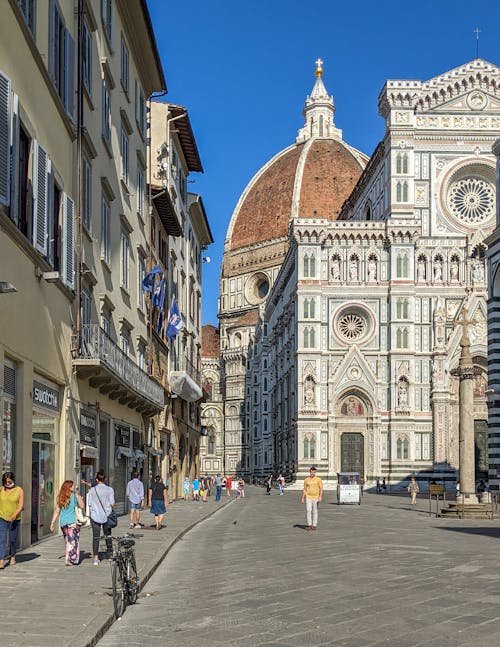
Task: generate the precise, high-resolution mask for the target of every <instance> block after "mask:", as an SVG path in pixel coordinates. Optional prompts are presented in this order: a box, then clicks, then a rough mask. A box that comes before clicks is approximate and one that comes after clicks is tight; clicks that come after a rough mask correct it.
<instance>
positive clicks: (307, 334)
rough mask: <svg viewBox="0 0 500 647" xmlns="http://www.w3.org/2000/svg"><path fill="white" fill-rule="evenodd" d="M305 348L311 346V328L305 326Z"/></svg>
mask: <svg viewBox="0 0 500 647" xmlns="http://www.w3.org/2000/svg"><path fill="white" fill-rule="evenodd" d="M304 348H309V328H304Z"/></svg>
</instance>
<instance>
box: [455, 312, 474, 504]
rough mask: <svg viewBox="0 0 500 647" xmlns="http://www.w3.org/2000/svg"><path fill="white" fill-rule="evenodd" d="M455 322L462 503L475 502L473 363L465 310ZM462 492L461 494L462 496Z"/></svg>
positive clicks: (460, 498) (460, 499) (469, 322)
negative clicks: (458, 350) (458, 337)
mask: <svg viewBox="0 0 500 647" xmlns="http://www.w3.org/2000/svg"><path fill="white" fill-rule="evenodd" d="M457 323H458V324H459V325H461V326H462V338H461V340H460V346H461V348H462V351H461V353H460V361H459V364H458V369H457V370H456V371H455V374H456V375H458V376H459V378H460V390H459V405H458V407H459V427H458V430H459V441H458V442H459V466H460V497H459V501H460V502H462V501H463V502H464V503H465V504H473V503H476V504H477V503H478V499H477V496H476V495H475V491H476V482H475V460H474V364H473V362H472V356H471V354H470V339H469V334H468V325H469V324H471V323H474V322H473V321H469V320H468V319H467V309H466V308H464V309H463V311H462V318H461V319H458V321H457ZM462 495H463V496H462Z"/></svg>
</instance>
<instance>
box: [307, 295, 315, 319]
mask: <svg viewBox="0 0 500 647" xmlns="http://www.w3.org/2000/svg"><path fill="white" fill-rule="evenodd" d="M315 309H316V301H315V300H314V299H311V300H310V301H309V316H310V318H311V319H314V317H315V316H316V313H315Z"/></svg>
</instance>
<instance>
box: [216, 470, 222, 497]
mask: <svg viewBox="0 0 500 647" xmlns="http://www.w3.org/2000/svg"><path fill="white" fill-rule="evenodd" d="M221 496H222V476H221V474H220V472H219V473H218V474H217V476H216V477H215V500H216V501H220V499H221Z"/></svg>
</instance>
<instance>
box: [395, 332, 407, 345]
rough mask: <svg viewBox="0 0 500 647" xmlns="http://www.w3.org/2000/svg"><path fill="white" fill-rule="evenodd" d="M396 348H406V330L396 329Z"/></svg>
mask: <svg viewBox="0 0 500 647" xmlns="http://www.w3.org/2000/svg"><path fill="white" fill-rule="evenodd" d="M396 347H397V348H408V329H407V328H398V330H397V332H396Z"/></svg>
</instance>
